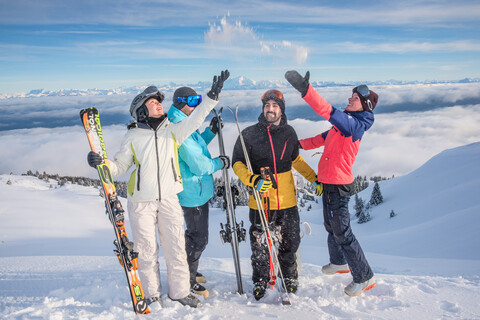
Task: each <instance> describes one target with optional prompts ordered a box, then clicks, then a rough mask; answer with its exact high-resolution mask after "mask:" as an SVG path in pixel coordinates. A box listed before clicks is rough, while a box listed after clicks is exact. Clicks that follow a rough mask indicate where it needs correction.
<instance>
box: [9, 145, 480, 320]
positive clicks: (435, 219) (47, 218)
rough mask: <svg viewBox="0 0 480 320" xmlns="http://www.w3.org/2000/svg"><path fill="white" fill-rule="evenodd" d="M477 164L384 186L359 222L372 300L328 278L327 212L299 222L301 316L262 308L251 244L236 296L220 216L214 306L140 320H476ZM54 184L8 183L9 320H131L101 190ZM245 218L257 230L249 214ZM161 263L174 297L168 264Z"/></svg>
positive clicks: (296, 308) (213, 240)
mask: <svg viewBox="0 0 480 320" xmlns="http://www.w3.org/2000/svg"><path fill="white" fill-rule="evenodd" d="M479 157H480V143H474V144H471V145H467V146H463V147H460V148H456V149H451V150H446V151H444V152H442V153H440V154H439V155H437V156H435V157H434V158H432V159H431V160H430V161H428V162H427V163H425V165H423V166H422V167H420V168H419V169H417V170H416V171H414V172H412V173H411V174H409V175H406V176H403V177H398V178H395V179H393V180H389V181H383V182H381V183H380V188H381V191H382V194H383V197H384V203H383V204H381V205H379V206H378V207H375V208H374V209H373V210H372V212H371V214H372V216H373V220H372V221H370V222H368V223H366V224H361V225H360V224H357V223H356V222H354V221H352V227H353V229H354V232H355V234H356V236H357V238H358V239H359V240H360V243H361V244H362V246H363V248H364V250H365V251H366V255H367V258H368V259H369V261H370V263H371V265H372V268H373V270H374V272H375V273H376V278H377V286H376V287H375V288H374V289H372V290H370V291H369V292H367V293H365V294H364V295H363V296H360V297H358V298H349V297H347V296H346V295H345V294H344V293H343V287H344V286H345V285H347V284H348V283H349V282H350V281H351V276H350V275H335V276H325V275H323V274H322V273H321V265H322V264H324V263H326V262H328V253H327V249H326V234H325V231H324V230H323V226H322V223H323V219H322V214H321V212H322V211H321V207H320V204H313V209H312V210H311V211H308V212H307V211H305V209H303V211H302V212H301V219H302V220H304V221H308V222H309V223H310V224H311V226H312V231H313V233H312V235H310V236H304V238H303V239H302V244H301V255H302V261H303V264H302V271H301V274H300V279H299V280H300V284H301V287H300V289H299V291H298V293H297V294H296V295H292V306H281V305H280V304H279V303H278V295H277V294H276V292H275V290H273V291H269V293H268V295H267V296H266V297H265V299H264V300H262V301H261V302H256V301H255V300H254V299H253V297H252V295H251V293H250V292H251V290H252V284H251V280H250V276H251V267H250V261H249V256H250V249H249V246H248V245H247V244H246V243H241V246H240V253H241V262H242V274H243V284H244V289H245V291H246V293H245V294H243V295H238V294H237V293H236V292H235V291H236V281H235V272H234V268H233V264H232V258H231V249H230V247H229V246H228V245H225V246H224V245H222V244H221V242H220V238H219V236H218V231H219V223H220V222H224V221H225V214H224V212H222V211H220V210H219V209H216V208H213V209H212V210H211V219H210V222H211V224H210V239H209V245H208V247H207V250H206V251H205V253H204V257H203V258H202V260H201V262H200V271H202V272H203V273H204V274H205V275H206V277H207V280H208V283H207V287H208V288H209V289H210V291H211V296H210V297H209V298H208V299H207V300H205V301H203V303H204V305H203V306H202V307H201V308H198V309H191V308H188V307H182V306H180V305H179V304H177V303H173V302H171V301H169V299H168V298H167V297H166V296H163V300H164V304H165V308H164V309H163V310H162V311H161V312H160V313H159V314H158V315H155V316H154V315H149V316H143V317H141V318H143V319H157V318H158V319H159V318H161V319H205V320H210V319H253V318H259V317H260V318H277V319H288V318H295V319H299V318H301V319H320V318H322V319H345V318H353V319H405V318H410V319H440V318H444V319H448V318H452V319H478V318H480V306H478V301H479V300H480V255H479V250H478V249H476V247H478V245H480V236H479V233H478V232H475V231H476V230H478V229H479V227H480V218H479V215H478V211H479V210H478V209H479V205H480V200H479V197H478V196H476V194H475V191H476V190H479V189H480V172H479V171H480V169H479V168H478V163H479V160H480V159H479ZM8 181H10V184H7V182H8ZM50 185H52V188H50ZM55 186H56V182H55V181H50V182H44V181H40V180H38V179H36V178H33V177H22V176H15V175H1V176H0V318H1V319H134V318H135V315H134V314H133V312H132V311H131V306H130V301H129V297H128V294H127V288H126V285H125V280H124V274H123V269H122V268H121V267H120V266H119V265H118V262H117V259H116V258H115V257H114V255H113V253H112V250H113V244H112V241H113V232H112V229H111V226H110V224H109V222H108V219H107V218H106V216H105V215H104V213H103V211H104V208H103V200H102V199H101V198H100V197H99V196H98V190H96V189H93V188H87V187H81V186H76V185H66V186H63V187H61V188H55ZM370 193H371V187H370V188H369V189H367V190H365V191H363V192H362V193H361V194H360V196H362V197H363V198H364V199H365V200H368V199H369V198H370ZM123 202H124V205H125V207H126V201H124V200H123ZM351 204H353V201H351ZM237 209H238V210H237V217H238V218H239V220H240V219H243V220H244V221H245V222H246V223H247V224H248V218H247V213H248V210H247V208H246V207H239V208H237ZM392 209H393V210H394V211H395V212H396V213H397V214H398V215H397V216H396V217H394V218H390V217H389V213H390V211H391V210H392ZM352 212H353V211H352ZM127 225H128V221H127ZM160 262H161V273H162V276H163V278H162V281H163V282H162V284H163V286H164V288H166V287H167V283H166V281H165V279H164V278H165V274H166V267H165V263H164V260H163V258H160Z"/></svg>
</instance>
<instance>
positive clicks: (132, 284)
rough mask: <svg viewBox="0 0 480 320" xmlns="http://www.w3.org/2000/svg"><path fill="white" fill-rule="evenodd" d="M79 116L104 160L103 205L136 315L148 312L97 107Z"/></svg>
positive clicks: (99, 168) (100, 169) (101, 167)
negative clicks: (111, 170)
mask: <svg viewBox="0 0 480 320" xmlns="http://www.w3.org/2000/svg"><path fill="white" fill-rule="evenodd" d="M80 119H81V120H82V123H83V127H84V128H85V133H86V134H87V138H88V142H89V144H90V148H91V149H92V151H93V152H96V153H98V154H99V155H100V156H101V157H102V159H103V161H102V163H101V164H99V165H98V166H97V171H98V175H99V177H100V180H101V182H102V187H103V191H104V194H105V208H106V211H107V215H108V218H109V219H110V222H111V223H112V225H113V229H114V231H115V241H114V242H113V243H114V245H115V250H114V252H115V254H116V256H117V258H118V261H119V263H120V265H121V266H122V267H123V269H124V270H125V276H126V278H127V282H128V289H129V291H130V297H131V299H132V304H133V310H134V311H135V313H137V314H147V313H150V310H149V308H148V305H147V302H146V300H145V294H144V292H143V289H142V284H141V283H140V278H139V277H138V272H137V270H138V260H137V258H138V253H137V252H135V251H133V242H131V241H129V240H128V236H127V231H126V229H125V217H124V210H123V208H122V204H121V203H120V200H118V197H117V192H116V189H115V185H114V183H113V180H112V174H111V172H110V168H109V166H108V164H107V163H106V160H107V152H106V149H105V144H104V141H103V133H102V127H101V125H100V116H99V114H98V110H97V109H96V108H93V107H92V108H88V109H82V110H81V111H80Z"/></svg>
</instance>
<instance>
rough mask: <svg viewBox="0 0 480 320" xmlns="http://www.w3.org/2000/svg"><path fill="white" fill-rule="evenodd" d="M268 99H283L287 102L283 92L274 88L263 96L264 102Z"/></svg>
mask: <svg viewBox="0 0 480 320" xmlns="http://www.w3.org/2000/svg"><path fill="white" fill-rule="evenodd" d="M268 100H281V101H283V103H284V104H285V99H284V98H283V93H282V92H281V91H279V90H276V89H272V90H268V91H267V92H265V93H264V94H263V96H262V102H263V103H265V102H267V101H268Z"/></svg>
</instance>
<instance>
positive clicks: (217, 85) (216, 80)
mask: <svg viewBox="0 0 480 320" xmlns="http://www.w3.org/2000/svg"><path fill="white" fill-rule="evenodd" d="M229 76H230V72H228V70H225V71H222V73H221V74H220V75H219V76H218V77H217V76H214V77H213V83H212V88H211V89H210V91H208V93H207V96H208V97H209V98H210V99H212V100H218V95H219V94H220V91H222V88H223V83H224V82H225V81H226V80H227V79H228V77H229Z"/></svg>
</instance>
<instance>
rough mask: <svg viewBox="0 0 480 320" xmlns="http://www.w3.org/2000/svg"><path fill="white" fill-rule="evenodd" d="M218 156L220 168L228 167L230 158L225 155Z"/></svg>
mask: <svg viewBox="0 0 480 320" xmlns="http://www.w3.org/2000/svg"><path fill="white" fill-rule="evenodd" d="M218 158H219V159H220V160H222V162H223V167H222V169H228V168H230V159H229V158H228V157H227V156H218Z"/></svg>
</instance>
